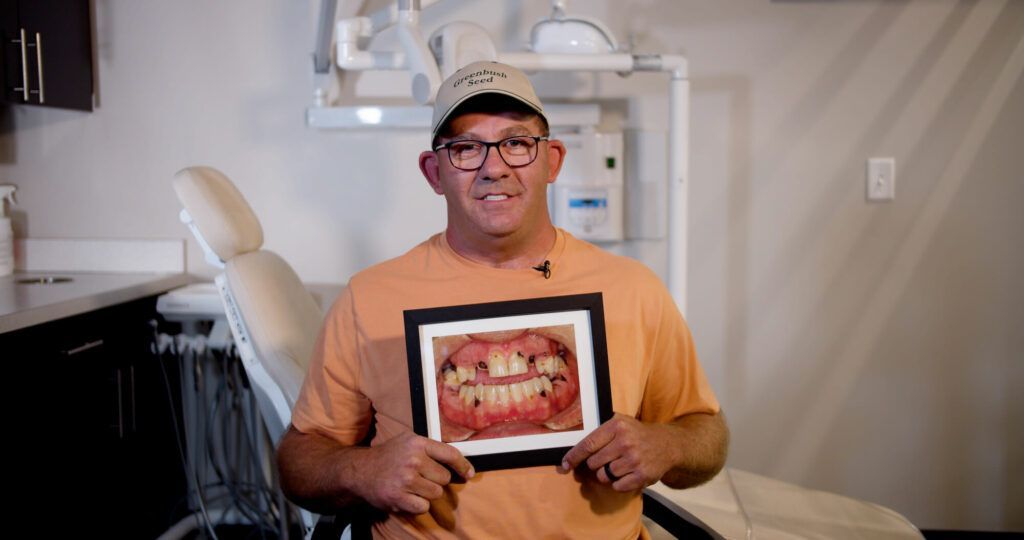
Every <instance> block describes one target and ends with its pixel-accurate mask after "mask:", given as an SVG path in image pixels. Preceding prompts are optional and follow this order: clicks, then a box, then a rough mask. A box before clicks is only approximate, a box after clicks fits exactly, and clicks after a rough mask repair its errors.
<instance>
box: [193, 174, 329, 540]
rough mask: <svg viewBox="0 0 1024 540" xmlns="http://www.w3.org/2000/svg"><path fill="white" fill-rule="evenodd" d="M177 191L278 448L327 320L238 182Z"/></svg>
mask: <svg viewBox="0 0 1024 540" xmlns="http://www.w3.org/2000/svg"><path fill="white" fill-rule="evenodd" d="M173 185H174V191H175V193H176V194H177V196H178V200H179V201H180V202H181V204H182V206H184V209H183V210H182V211H181V214H180V217H181V221H182V222H183V223H185V224H186V225H187V226H188V227H189V229H191V231H192V234H193V235H195V237H196V240H197V241H198V242H199V245H200V246H201V247H202V249H203V251H204V253H205V257H206V261H207V262H208V263H210V264H211V265H213V266H215V267H218V268H223V269H224V272H223V273H221V274H220V275H218V276H217V277H216V278H215V280H214V282H215V284H216V288H217V291H218V293H219V294H220V297H221V301H222V302H223V304H224V311H225V313H226V314H227V320H228V323H229V326H230V328H231V334H232V336H233V337H234V341H235V346H236V347H237V348H238V353H239V356H240V357H241V360H242V365H243V367H244V369H245V374H246V376H247V377H248V379H249V382H250V384H251V386H252V391H253V394H254V395H255V397H256V403H257V406H258V408H259V412H260V416H261V417H262V419H263V423H264V425H265V426H266V428H267V432H268V433H269V434H270V438H271V441H272V442H273V443H274V445H275V446H276V444H277V442H278V441H279V440H280V438H281V436H282V435H283V434H284V432H285V430H286V429H287V428H288V425H289V424H290V423H291V410H292V406H293V405H294V404H295V400H296V398H297V397H298V395H299V389H300V388H301V386H302V380H303V379H304V378H305V376H306V365H307V363H308V361H309V358H310V355H311V354H312V352H313V344H314V342H315V340H316V335H317V332H318V331H319V328H320V322H321V320H322V318H323V313H322V311H321V309H320V306H319V304H318V303H317V302H316V300H314V298H313V296H312V295H311V294H310V293H309V292H308V291H307V290H306V288H305V287H304V286H303V285H302V282H301V281H300V280H299V277H298V276H297V275H296V274H295V271H294V270H292V268H291V266H289V265H288V263H287V262H285V261H284V259H282V258H281V257H280V256H278V255H277V254H276V253H273V252H271V251H267V250H264V249H261V246H262V245H263V229H262V227H261V226H260V222H259V220H258V219H257V218H256V215H255V214H254V213H253V211H252V208H250V207H249V204H248V203H247V202H246V200H245V198H244V197H243V196H242V194H241V193H240V192H239V191H238V189H237V188H236V187H235V185H234V184H233V183H231V180H229V179H228V178H227V177H226V176H224V175H223V174H222V173H221V172H219V171H217V170H215V169H212V168H209V167H189V168H187V169H184V170H182V171H179V172H178V173H177V174H176V175H175V177H174V182H173ZM273 463H274V460H273V458H271V459H270V467H271V468H272V469H273V468H274V465H273ZM275 476H276V472H275ZM282 506H285V507H287V506H286V505H282ZM285 513H286V510H285V509H284V508H282V516H283V515H284V514H285ZM299 514H300V517H301V521H302V526H303V531H304V536H306V537H307V538H309V537H310V536H311V535H312V531H313V528H314V524H315V518H314V516H313V514H311V513H309V512H307V511H305V510H299Z"/></svg>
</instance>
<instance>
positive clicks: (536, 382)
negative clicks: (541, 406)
mask: <svg viewBox="0 0 1024 540" xmlns="http://www.w3.org/2000/svg"><path fill="white" fill-rule="evenodd" d="M527 382H529V383H531V384H532V385H533V391H534V392H535V393H538V394H539V393H541V391H543V390H544V383H542V382H540V377H534V378H532V379H530V380H529V381H527Z"/></svg>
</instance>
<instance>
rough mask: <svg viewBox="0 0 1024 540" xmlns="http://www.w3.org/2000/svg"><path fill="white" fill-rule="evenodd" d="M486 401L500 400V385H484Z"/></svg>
mask: <svg viewBox="0 0 1024 540" xmlns="http://www.w3.org/2000/svg"><path fill="white" fill-rule="evenodd" d="M484 401H486V402H487V403H494V402H495V401H498V387H497V386H495V385H493V384H488V385H485V386H484Z"/></svg>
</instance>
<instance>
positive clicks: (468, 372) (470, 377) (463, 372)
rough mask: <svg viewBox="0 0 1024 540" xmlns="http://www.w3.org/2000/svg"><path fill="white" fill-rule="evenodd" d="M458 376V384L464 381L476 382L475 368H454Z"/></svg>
mask: <svg viewBox="0 0 1024 540" xmlns="http://www.w3.org/2000/svg"><path fill="white" fill-rule="evenodd" d="M455 370H456V371H457V372H458V375H459V382H460V383H464V382H466V381H475V380H476V368H475V367H462V366H458V367H457V368H455Z"/></svg>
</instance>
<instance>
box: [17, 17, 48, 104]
mask: <svg viewBox="0 0 1024 540" xmlns="http://www.w3.org/2000/svg"><path fill="white" fill-rule="evenodd" d="M21 39H25V38H24V36H23V37H22V38H21ZM22 62H24V60H22ZM36 65H37V66H38V67H39V69H37V70H36V71H37V72H38V73H39V103H45V102H46V93H45V92H43V36H41V35H39V32H36Z"/></svg>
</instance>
